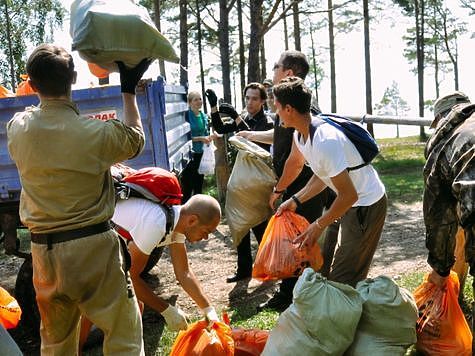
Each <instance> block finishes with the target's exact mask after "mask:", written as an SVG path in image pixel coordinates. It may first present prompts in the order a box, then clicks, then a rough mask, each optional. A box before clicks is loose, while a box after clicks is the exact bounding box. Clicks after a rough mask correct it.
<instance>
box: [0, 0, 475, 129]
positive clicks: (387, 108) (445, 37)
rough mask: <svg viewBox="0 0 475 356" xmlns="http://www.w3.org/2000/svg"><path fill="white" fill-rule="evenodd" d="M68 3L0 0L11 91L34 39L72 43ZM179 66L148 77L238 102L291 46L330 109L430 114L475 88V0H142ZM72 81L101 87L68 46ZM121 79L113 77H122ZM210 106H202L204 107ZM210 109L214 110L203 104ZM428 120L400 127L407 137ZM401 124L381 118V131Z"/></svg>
mask: <svg viewBox="0 0 475 356" xmlns="http://www.w3.org/2000/svg"><path fill="white" fill-rule="evenodd" d="M72 1H73V0H30V1H20V0H0V4H1V5H0V7H1V10H0V14H1V15H0V16H1V17H3V19H2V23H3V24H5V26H2V27H0V83H1V84H3V85H5V86H6V87H8V88H10V89H11V88H15V87H16V85H17V84H18V82H19V81H20V76H21V74H24V73H25V69H24V63H25V61H26V59H27V57H28V54H29V53H30V52H31V50H32V48H34V46H35V45H37V44H38V43H41V42H56V43H58V44H60V45H62V46H64V47H65V48H66V49H68V50H69V49H70V48H71V37H70V36H69V20H70V19H69V8H70V5H71V3H72ZM139 3H140V4H141V5H143V6H145V7H147V8H148V9H149V12H150V15H151V17H152V19H153V20H154V21H155V23H156V24H157V27H158V28H159V29H160V31H161V32H162V33H163V34H164V35H165V36H166V37H167V38H168V39H169V40H170V41H171V42H172V44H173V46H174V48H175V50H176V52H177V54H179V56H180V58H181V63H180V64H179V65H178V64H172V63H163V62H160V63H159V61H156V62H155V63H154V64H153V65H152V66H151V68H150V69H149V71H148V72H147V74H146V76H148V77H151V78H155V77H156V76H157V75H160V74H161V75H162V76H164V77H165V78H166V80H167V83H170V84H182V85H185V86H187V87H188V88H189V89H190V90H199V91H200V90H203V89H204V88H213V89H215V90H216V91H217V93H218V95H219V96H220V97H222V98H224V100H225V101H227V102H231V103H233V104H234V105H235V106H236V107H237V108H242V107H243V105H242V96H241V95H240V93H241V92H242V88H243V87H244V86H245V84H246V83H248V82H251V81H262V80H264V79H265V78H272V67H273V64H274V63H275V62H276V61H277V60H278V58H279V55H280V53H281V52H282V51H284V50H285V49H298V50H301V51H302V52H304V53H305V54H306V55H307V56H308V58H309V61H310V64H311V72H310V74H309V76H308V77H307V84H308V85H309V86H310V87H312V89H313V90H314V91H315V94H316V95H317V97H318V99H319V104H320V106H321V108H322V109H323V111H324V112H329V111H331V112H338V113H340V114H351V115H361V116H363V115H364V114H365V113H373V114H379V115H396V116H410V117H423V116H428V117H430V116H431V108H432V103H433V100H434V99H435V98H436V97H437V96H439V95H443V94H444V93H447V92H449V91H451V90H456V89H459V90H462V91H464V92H466V93H467V94H468V95H469V96H474V95H475V81H474V80H473V78H475V65H474V64H473V54H474V48H475V39H474V37H475V21H473V15H474V14H475V1H473V0H447V1H442V0H338V1H337V0H323V1H321V0H274V1H269V0H251V1H246V0H218V1H213V0H167V1H163V0H141V1H140V2H139ZM73 55H74V57H75V63H76V66H77V70H78V72H79V81H78V83H77V84H76V85H75V86H74V89H79V88H84V87H89V86H91V85H97V78H95V77H94V76H92V74H90V73H89V71H88V69H87V65H86V63H85V62H84V61H83V60H82V59H80V58H79V56H78V54H77V53H76V52H74V53H73ZM118 81H119V79H118V75H117V74H112V75H111V76H110V83H111V84H116V83H118ZM205 105H206V103H205ZM205 110H207V108H206V106H205ZM425 130H427V128H426V129H424V128H419V127H414V126H412V127H404V126H402V127H400V131H398V133H399V134H401V135H413V134H415V133H419V134H420V135H421V136H425ZM395 132H396V128H395V127H394V125H393V126H389V125H377V124H376V125H375V127H374V133H375V136H376V137H377V138H378V137H391V136H392V137H394V136H395V135H396V133H395Z"/></svg>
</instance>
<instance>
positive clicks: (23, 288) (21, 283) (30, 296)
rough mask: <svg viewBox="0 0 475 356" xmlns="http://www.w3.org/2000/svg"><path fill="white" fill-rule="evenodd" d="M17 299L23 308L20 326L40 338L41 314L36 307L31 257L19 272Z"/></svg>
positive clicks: (16, 285) (16, 290)
mask: <svg viewBox="0 0 475 356" xmlns="http://www.w3.org/2000/svg"><path fill="white" fill-rule="evenodd" d="M15 298H16V300H17V301H18V304H19V305H20V308H21V312H22V313H21V319H20V323H19V326H21V327H23V328H24V329H25V330H27V331H28V332H29V334H30V335H31V336H32V337H34V338H39V337H40V320H41V317H40V312H39V310H38V306H37V305H36V293H35V288H34V287H33V264H32V262H31V255H30V256H28V257H26V258H25V261H24V262H23V264H22V265H21V267H20V270H19V271H18V275H17V278H16V282H15Z"/></svg>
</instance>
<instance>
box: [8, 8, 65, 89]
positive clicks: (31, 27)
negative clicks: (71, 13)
mask: <svg viewBox="0 0 475 356" xmlns="http://www.w3.org/2000/svg"><path fill="white" fill-rule="evenodd" d="M0 7H1V10H0V11H1V13H2V15H3V16H2V18H3V20H2V26H0V83H1V84H4V85H5V84H7V82H9V83H10V84H11V85H13V86H16V83H17V82H18V80H19V79H20V75H21V74H23V73H25V62H26V50H27V48H28V46H30V45H34V46H36V45H38V44H40V43H42V42H52V39H53V31H54V30H55V29H57V28H61V26H62V24H63V20H64V16H65V14H66V10H65V9H64V8H63V6H62V5H61V2H60V1H59V0H29V1H25V0H21V1H19V0H15V1H13V0H2V1H1V2H0ZM5 18H8V20H9V21H8V24H9V26H7V21H6V20H5ZM47 31H49V32H47ZM9 40H10V41H11V42H9ZM10 43H11V47H10V45H9V44H10ZM10 61H12V62H13V68H11V66H10ZM12 71H13V72H14V76H15V77H14V78H11V77H10V73H11V72H12ZM11 85H10V86H11Z"/></svg>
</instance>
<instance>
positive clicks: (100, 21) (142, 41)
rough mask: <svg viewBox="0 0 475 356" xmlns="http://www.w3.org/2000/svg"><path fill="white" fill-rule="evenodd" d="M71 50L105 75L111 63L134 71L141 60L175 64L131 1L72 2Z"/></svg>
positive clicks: (147, 17)
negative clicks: (152, 59) (123, 65)
mask: <svg viewBox="0 0 475 356" xmlns="http://www.w3.org/2000/svg"><path fill="white" fill-rule="evenodd" d="M69 32H70V34H71V37H72V39H73V43H72V50H73V51H79V55H80V56H81V58H83V59H84V60H86V61H88V62H91V63H95V64H97V65H99V66H101V67H103V68H105V69H107V70H109V71H115V72H117V71H118V68H117V65H116V64H115V61H122V62H124V63H125V65H126V66H128V67H135V66H136V65H137V64H138V63H139V62H140V61H141V60H142V59H143V58H161V59H164V60H166V61H171V62H179V58H178V57H177V55H176V54H175V51H174V49H173V47H172V46H171V44H170V42H169V41H168V40H167V39H166V38H165V37H164V36H163V35H162V34H161V33H160V32H158V30H157V28H156V27H155V24H154V23H153V21H152V19H151V18H150V15H149V14H148V11H147V9H145V8H144V7H142V6H139V5H135V4H134V2H133V1H131V0H76V1H74V2H73V3H72V4H71V23H70V29H69Z"/></svg>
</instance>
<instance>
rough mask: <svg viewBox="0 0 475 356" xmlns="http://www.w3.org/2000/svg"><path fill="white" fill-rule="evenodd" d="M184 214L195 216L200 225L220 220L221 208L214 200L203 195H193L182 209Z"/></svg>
mask: <svg viewBox="0 0 475 356" xmlns="http://www.w3.org/2000/svg"><path fill="white" fill-rule="evenodd" d="M182 210H183V212H184V213H185V214H188V215H196V216H198V220H199V222H200V224H201V225H209V224H211V222H213V221H216V220H219V219H221V207H220V205H219V203H218V201H217V200H216V199H214V198H213V197H211V196H209V195H205V194H195V195H193V196H192V197H191V198H190V199H189V200H188V201H187V202H186V203H185V204H184V205H183V207H182Z"/></svg>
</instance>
